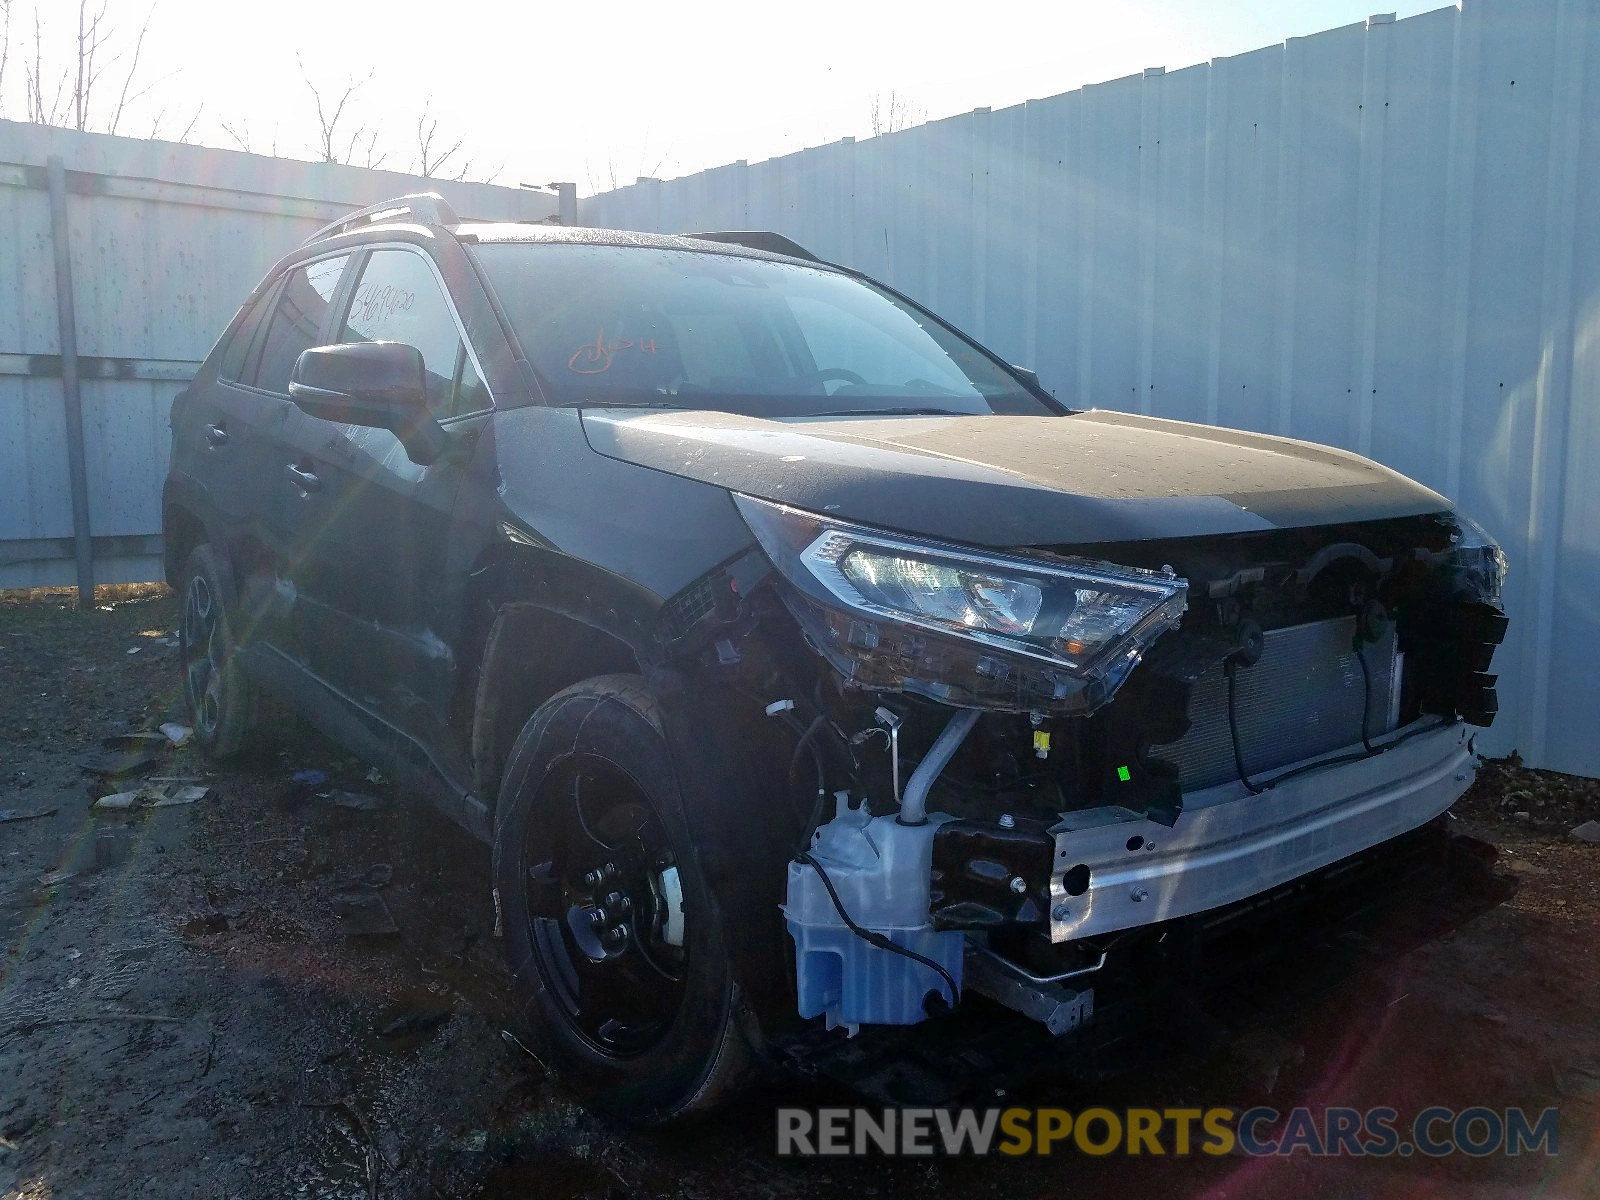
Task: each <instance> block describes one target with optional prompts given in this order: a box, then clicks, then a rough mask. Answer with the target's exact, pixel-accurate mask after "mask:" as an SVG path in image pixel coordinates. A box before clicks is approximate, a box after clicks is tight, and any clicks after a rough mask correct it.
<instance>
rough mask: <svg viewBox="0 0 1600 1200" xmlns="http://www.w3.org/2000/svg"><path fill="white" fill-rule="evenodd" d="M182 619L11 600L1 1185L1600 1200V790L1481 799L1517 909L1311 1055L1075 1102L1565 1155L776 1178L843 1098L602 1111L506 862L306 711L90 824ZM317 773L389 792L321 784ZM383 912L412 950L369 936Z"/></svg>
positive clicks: (145, 611) (1386, 975)
mask: <svg viewBox="0 0 1600 1200" xmlns="http://www.w3.org/2000/svg"><path fill="white" fill-rule="evenodd" d="M175 618H176V606H175V603H174V601H173V599H172V597H170V596H168V595H166V594H164V593H156V594H151V595H147V596H143V597H139V598H133V599H122V600H120V601H117V602H114V603H108V604H104V605H102V606H101V607H99V608H97V609H96V610H94V611H92V612H88V613H82V614H80V613H77V612H75V611H73V610H72V608H71V607H70V606H69V605H68V603H67V601H66V600H65V598H46V599H43V600H40V599H38V598H32V599H29V600H28V601H26V602H22V601H17V600H9V601H8V600H3V599H0V679H3V680H4V681H5V684H6V686H5V687H4V688H3V689H0V1194H3V1195H5V1196H26V1197H40V1198H43V1197H77V1196H111V1195H116V1196H162V1197H168V1196H171V1197H183V1196H204V1197H207V1198H215V1197H286V1196H290V1197H322V1196H330V1197H332V1196H340V1197H342V1196H350V1197H374V1196H382V1197H436V1196H450V1197H455V1196H474V1197H500V1196H513V1195H516V1196H525V1195H536V1196H539V1197H541V1198H550V1200H560V1198H562V1197H597V1198H605V1200H612V1198H617V1197H635V1196H640V1197H642V1196H652V1197H683V1198H696V1197H713V1196H718V1197H720V1196H726V1195H739V1196H743V1195H751V1196H760V1197H787V1196H802V1195H804V1196H824V1197H827V1196H851V1197H856V1198H859V1197H875V1196H933V1195H942V1194H945V1193H947V1192H948V1193H951V1194H961V1195H965V1196H975V1197H989V1196H992V1197H997V1198H998V1197H1006V1198H1008V1200H1011V1198H1015V1197H1022V1196H1036V1195H1037V1196H1045V1195H1049V1196H1052V1197H1079V1196H1126V1195H1130V1194H1142V1195H1153V1196H1170V1197H1177V1196H1189V1195H1207V1196H1233V1197H1246V1196H1249V1197H1254V1196H1261V1197H1268V1196H1279V1195H1285V1194H1287V1195H1328V1196H1350V1197H1368V1196H1471V1197H1500V1196H1523V1195H1533V1194H1538V1195H1549V1196H1579V1195H1600V1183H1597V1177H1600V1135H1597V1130H1600V1121H1597V1116H1600V1001H1597V999H1596V997H1597V995H1600V955H1597V953H1596V951H1597V948H1600V939H1597V935H1600V847H1596V846H1590V845H1584V844H1581V843H1578V842H1575V841H1572V840H1570V839H1569V838H1568V837H1567V836H1566V834H1567V832H1568V831H1569V830H1570V829H1571V828H1573V827H1574V826H1576V825H1577V824H1579V823H1580V822H1581V821H1584V820H1589V819H1595V818H1600V785H1597V784H1596V783H1594V782H1592V781H1583V780H1573V779H1570V778H1566V777H1562V776H1557V775H1552V774H1549V773H1542V772H1530V771H1526V770H1522V769H1521V768H1519V767H1518V766H1516V765H1514V764H1509V763H1505V764H1490V765H1489V766H1488V767H1487V768H1486V769H1485V771H1484V772H1483V774H1482V775H1481V776H1480V781H1479V783H1478V784H1477V785H1476V787H1475V788H1474V791H1473V792H1472V793H1471V794H1470V795H1469V796H1468V797H1467V798H1466V799H1464V800H1463V802H1462V804H1461V805H1460V806H1459V808H1458V810H1457V811H1458V814H1459V816H1460V817H1461V818H1462V828H1464V829H1466V830H1468V831H1470V832H1473V833H1475V834H1477V835H1478V836H1480V837H1483V838H1485V839H1487V840H1490V841H1492V842H1494V843H1495V844H1496V845H1497V846H1499V848H1500V850H1501V855H1502V865H1503V867H1504V868H1505V869H1507V870H1508V871H1510V872H1511V873H1514V874H1515V875H1517V876H1519V877H1520V878H1521V880H1522V887H1521V890H1520V892H1519V893H1518V895H1517V896H1516V897H1515V899H1514V900H1512V901H1511V902H1510V903H1508V904H1506V905H1503V906H1501V907H1500V908H1498V909H1496V910H1494V911H1493V912H1491V913H1489V914H1488V915H1486V916H1484V917H1482V918H1480V919H1479V920H1477V921H1475V922H1473V923H1472V924H1470V925H1468V926H1466V927H1465V928H1463V929H1461V930H1460V931H1458V932H1456V933H1454V934H1452V935H1450V936H1448V937H1447V938H1445V939H1443V940H1442V941H1439V942H1437V943H1435V944H1433V945H1430V946H1428V947H1426V948H1424V949H1422V950H1420V951H1416V952H1414V953H1412V954H1410V955H1408V956H1406V957H1405V958H1404V959H1403V960H1401V961H1399V962H1390V963H1386V964H1384V965H1383V966H1382V967H1381V968H1374V969H1372V970H1369V971H1366V972H1364V973H1362V974H1361V975H1359V976H1356V977H1353V978H1351V979H1349V980H1348V981H1347V982H1345V983H1342V984H1341V985H1340V986H1339V987H1338V988H1337V989H1335V991H1334V992H1332V993H1329V994H1327V995H1326V996H1324V997H1323V998H1322V999H1321V1000H1319V1001H1317V1002H1314V1003H1304V1004H1300V1005H1299V1006H1298V1007H1296V1008H1294V1009H1293V1010H1292V1011H1291V1012H1290V1013H1289V1014H1288V1015H1287V1016H1285V1017H1284V1018H1283V1019H1282V1020H1279V1021H1277V1022H1276V1023H1275V1024H1274V1025H1273V1026H1272V1028H1271V1029H1269V1030H1262V1031H1261V1033H1262V1035H1263V1038H1264V1039H1265V1040H1266V1042H1267V1043H1268V1044H1271V1045H1276V1046H1279V1047H1289V1048H1291V1049H1292V1051H1293V1052H1292V1053H1287V1052H1286V1053H1283V1054H1280V1055H1279V1056H1278V1057H1277V1059H1275V1060H1274V1061H1273V1063H1271V1064H1269V1066H1270V1069H1264V1068H1263V1064H1262V1062H1261V1061H1260V1059H1259V1056H1252V1055H1250V1054H1245V1053H1242V1052H1241V1051H1240V1050H1239V1048H1238V1046H1239V1044H1238V1043H1235V1044H1234V1048H1233V1049H1232V1050H1230V1049H1228V1048H1227V1047H1223V1048H1221V1049H1219V1050H1217V1051H1216V1052H1215V1053H1213V1054H1210V1055H1208V1056H1206V1057H1204V1058H1202V1059H1201V1060H1200V1061H1188V1062H1183V1063H1174V1064H1172V1065H1170V1066H1169V1067H1163V1068H1161V1069H1159V1070H1156V1071H1154V1072H1152V1073H1145V1074H1141V1075H1139V1076H1137V1077H1135V1078H1131V1079H1122V1080H1118V1081H1115V1082H1114V1083H1110V1084H1096V1085H1088V1084H1081V1085H1072V1086H1070V1087H1067V1086H1063V1087H1058V1088H1057V1089H1056V1090H1055V1091H1054V1092H1053V1093H1052V1095H1051V1098H1050V1099H1051V1102H1053V1103H1062V1104H1065V1105H1067V1106H1069V1107H1074V1108H1079V1109H1081V1108H1083V1107H1086V1106H1088V1105H1091V1104H1105V1105H1107V1106H1109V1107H1111V1108H1114V1109H1116V1108H1122V1107H1126V1106H1128V1105H1139V1106H1150V1107H1163V1106H1171V1105H1181V1104H1190V1105H1197V1106H1204V1105H1216V1104H1222V1105H1230V1106H1233V1107H1244V1106H1247V1105H1250V1104H1254V1103H1270V1104H1272V1105H1274V1106H1275V1107H1278V1108H1280V1109H1287V1108H1289V1107H1291V1106H1293V1105H1294V1104H1297V1103H1304V1104H1312V1105H1335V1104H1337V1105H1348V1106H1352V1107H1357V1108H1366V1107H1369V1106H1372V1105H1376V1104H1389V1105H1392V1106H1394V1107H1396V1108H1398V1109H1400V1110H1401V1111H1402V1112H1414V1111H1415V1110H1417V1109H1419V1108H1421V1107H1424V1106H1426V1105H1429V1104H1439V1105H1446V1106H1451V1107H1455V1108H1464V1107H1467V1106H1470V1105H1486V1106H1489V1107H1493V1108H1504V1107H1506V1106H1509V1105H1521V1106H1523V1107H1524V1108H1526V1109H1530V1110H1535V1111H1536V1110H1539V1109H1542V1108H1544V1107H1546V1106H1556V1107H1558V1108H1559V1109H1560V1112H1561V1118H1560V1153H1559V1154H1558V1155H1557V1156H1555V1157H1553V1158H1551V1157H1546V1156H1544V1155H1523V1156H1520V1157H1508V1156H1504V1155H1494V1156H1491V1157H1487V1158H1479V1159H1472V1158H1467V1157H1465V1156H1459V1155H1458V1156H1452V1157H1450V1158H1446V1159H1440V1160H1426V1159H1421V1158H1398V1157H1394V1158H1385V1159H1375V1158H1361V1159H1349V1158H1346V1159H1318V1160H1311V1159H1308V1158H1306V1157H1304V1156H1303V1155H1296V1156H1294V1157H1291V1158H1288V1159H1279V1160H1271V1161H1262V1160H1249V1159H1246V1158H1243V1157H1240V1156H1232V1157H1226V1158H1223V1159H1206V1158H1187V1159H1177V1158H1173V1157H1166V1158H1160V1159H1157V1158H1148V1157H1147V1158H1123V1157H1120V1156H1119V1157H1110V1158H1087V1157H1084V1156H1081V1155H1078V1154H1075V1153H1074V1154H1065V1155H1064V1154H1057V1155H1055V1156H1054V1157H1053V1158H1045V1159H1030V1160H1021V1161H1000V1160H998V1159H986V1160H982V1161H978V1160H939V1161H922V1162H909V1161H905V1160H899V1161H895V1160H885V1159H881V1158H875V1159H867V1160H836V1159H833V1160H825V1161H823V1160H807V1161H796V1160H787V1159H779V1158H777V1157H775V1154H774V1140H775V1139H774V1127H775V1117H774V1109H775V1107H776V1106H777V1105H778V1104H780V1103H801V1104H808V1105H815V1104H825V1103H832V1104H848V1103H850V1097H848V1096H845V1095H842V1094H840V1093H837V1092H834V1091H829V1090H825V1089H822V1088H820V1087H818V1086H816V1085H805V1086H802V1085H801V1084H800V1083H798V1082H795V1083H777V1084H774V1085H772V1086H770V1087H768V1088H766V1089H765V1090H763V1091H761V1092H760V1093H758V1094H757V1095H755V1096H753V1097H751V1098H750V1099H749V1100H748V1102H745V1103H742V1104H740V1105H739V1106H738V1108H737V1111H735V1112H732V1113H729V1114H726V1115H723V1116H719V1117H715V1118H713V1119H711V1120H709V1121H707V1122H706V1123H704V1124H703V1125H701V1126H699V1127H697V1128H694V1129H691V1130H689V1131H686V1132H679V1133H672V1134H641V1133H638V1132H634V1131H631V1130H627V1129H623V1128H619V1127H617V1126H614V1125H612V1124H609V1123H607V1122H604V1121H601V1120H598V1119H596V1118H594V1117H591V1116H589V1115H588V1114H586V1113H585V1112H584V1111H583V1110H582V1109H581V1108H579V1107H578V1106H577V1105H576V1104H575V1103H574V1102H573V1100H572V1098H571V1097H570V1096H569V1095H568V1094H566V1093H565V1092H564V1091H563V1090H562V1088H561V1086H560V1084H559V1082H558V1081H555V1080H552V1079H550V1078H548V1077H547V1076H546V1075H545V1073H544V1072H543V1070H542V1069H541V1068H540V1066H539V1065H538V1063H537V1062H536V1061H535V1060H534V1059H533V1058H531V1057H530V1056H529V1055H528V1054H527V1053H526V1052H525V1051H524V1050H522V1049H520V1048H518V1047H517V1046H516V1045H514V1044H512V1043H511V1042H509V1041H508V1040H506V1038H505V1037H503V1036H502V1032H501V1031H502V1029H503V1028H504V1023H503V1021H502V1019H501V1014H502V1013H503V1012H504V1010H505V1004H504V993H503V987H504V976H503V972H502V969H501V966H500V963H499V955H498V948H497V946H496V944H495V942H494V941H493V939H492V938H491V937H490V932H491V931H490V927H489V921H488V919H487V918H488V912H487V909H488V906H487V904H486V902H485V901H486V896H485V890H486V888H485V884H484V879H485V877H486V873H487V866H488V856H487V853H486V851H484V850H483V849H481V848H480V847H478V846H477V845H475V844H474V843H473V842H471V841H470V840H469V839H468V838H467V837H466V836H465V835H463V834H460V833H458V832H457V831H456V830H455V829H454V827H452V826H450V825H448V824H447V823H446V822H445V821H444V820H443V819H441V818H438V817H435V816H433V815H432V814H431V813H430V812H428V811H426V810H425V809H423V808H422V807H420V806H414V805H407V804H404V803H401V802H400V801H399V798H398V797H396V796H394V795H392V794H391V792H390V790H389V789H388V788H387V787H386V786H384V785H382V784H381V783H374V782H371V781H369V780H368V779H367V778H366V776H367V768H366V766H365V765H364V764H362V763H359V762H356V761H354V760H351V759H348V758H346V757H345V756H344V755H343V754H342V753H340V752H339V751H338V750H336V749H335V748H333V747H331V746H329V745H328V744H327V743H325V742H323V741H321V740H320V739H318V738H317V737H316V736H315V735H314V734H312V733H310V732H309V731H307V730H306V729H305V728H304V727H303V726H301V725H300V724H298V723H297V722H294V721H290V720H287V719H286V720H284V721H282V722H280V723H279V727H278V728H277V730H276V732H275V735H274V738H275V744H274V745H273V746H272V747H270V748H269V749H266V750H264V751H263V752H262V753H261V754H260V755H258V756H257V757H256V758H255V759H254V760H253V761H251V762H249V763H247V764H244V765H242V766H239V767H236V768H229V769H226V770H221V769H216V768H213V767H211V766H210V765H208V764H207V763H206V762H205V761H204V760H203V759H201V758H200V757H199V756H198V755H197V754H195V753H194V752H193V751H192V750H179V751H176V752H175V753H173V754H172V756H171V757H170V759H169V760H168V761H166V762H164V763H163V764H162V765H161V766H160V767H158V768H157V770H156V772H155V774H157V775H159V776H162V777H177V778H183V779H198V780H201V781H203V782H205V783H206V784H208V785H209V786H210V789H211V793H210V797H209V798H208V799H206V800H203V801H201V802H199V803H196V804H191V805H175V806H172V807H167V808H162V809H157V810H152V811H145V812H141V813H138V814H134V815H127V814H122V815H113V816H104V815H100V816H97V815H94V814H92V813H91V811H90V803H91V800H90V796H89V794H88V792H87V791H86V784H88V783H89V782H90V780H91V778H92V777H91V776H89V775H88V774H86V773H85V772H84V771H83V770H82V769H81V768H80V765H79V763H80V760H82V759H85V758H86V757H91V756H94V755H97V754H101V753H103V752H104V751H103V749H102V747H101V739H102V738H104V737H106V736H108V735H112V734H119V733H127V732H132V731H136V730H140V729H144V728H148V727H150V726H151V725H152V724H155V723H159V721H160V720H162V719H163V718H164V717H165V715H167V714H168V712H169V710H171V708H172V705H173V703H174V701H175V696H176V688H177V669H176V665H175V659H174V655H175V651H174V650H173V649H172V648H170V647H168V646H165V645H163V644H161V639H162V638H163V636H164V635H166V634H167V633H169V632H170V631H171V629H172V627H173V625H174V623H175ZM304 769H319V770H322V771H324V772H326V773H327V774H328V775H329V776H330V777H331V778H330V781H331V783H332V785H333V786H336V787H342V788H346V789H350V790H354V791H358V792H361V793H365V794H369V795H373V796H376V797H378V798H379V800H380V801H381V803H380V805H379V806H378V807H377V808H376V809H374V810H371V811H367V810H362V809H350V808H345V807H341V806H338V805H335V804H331V803H329V802H328V801H326V800H322V799H316V798H313V797H310V796H309V795H308V794H307V791H306V789H304V788H296V787H295V786H294V785H293V784H292V782H291V776H292V774H293V773H294V772H295V771H298V770H304ZM35 814H42V815H35ZM385 880H387V882H385ZM352 897H354V898H355V899H354V900H353V901H352ZM370 897H378V898H380V899H381V901H382V905H383V906H384V907H385V908H386V910H387V912H388V913H389V914H390V915H392V917H393V921H394V924H395V925H396V926H397V932H396V933H394V934H392V935H389V936H360V935H355V934H352V932H351V924H352V920H353V919H352V918H349V917H341V915H340V912H339V910H343V911H344V912H346V913H348V912H349V911H350V904H351V903H358V904H362V905H368V906H371V905H372V904H373V901H372V900H371V899H370ZM380 915H381V914H380ZM1302 1054H1303V1057H1301V1056H1302ZM1014 1099H1025V1098H1022V1097H1016V1098H1014Z"/></svg>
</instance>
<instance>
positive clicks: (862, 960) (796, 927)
mask: <svg viewBox="0 0 1600 1200" xmlns="http://www.w3.org/2000/svg"><path fill="white" fill-rule="evenodd" d="M949 819H950V818H949V817H948V816H946V815H944V814H942V813H930V814H929V816H928V820H927V823H926V824H924V825H914V826H912V825H900V824H898V823H897V822H896V820H895V818H894V817H893V816H892V815H891V816H882V817H874V816H872V815H871V814H870V813H868V812H867V811H866V810H865V808H861V809H852V808H850V807H849V805H848V802H847V801H846V799H845V796H844V793H842V792H841V793H839V795H838V799H837V812H836V815H835V816H834V819H833V820H831V821H829V822H828V823H827V824H826V825H823V826H822V827H821V828H820V829H818V830H817V833H816V836H815V838H814V839H813V840H812V845H811V856H812V857H813V858H815V859H816V860H817V861H818V862H820V863H821V864H822V866H823V867H824V869H826V871H827V872H828V878H829V880H830V881H832V883H833V886H834V890H835V891H837V892H838V893H839V899H840V901H842V902H843V904H844V907H845V911H846V912H848V913H849V914H850V917H851V919H852V920H853V921H855V923H856V924H857V925H860V926H861V927H862V928H864V929H870V930H872V931H873V932H874V933H880V934H882V935H884V936H885V937H887V938H888V939H889V940H890V941H892V942H894V943H895V944H896V945H898V946H904V947H905V948H906V949H908V950H912V951H915V952H916V953H918V954H920V955H922V956H923V957H925V958H930V959H932V960H933V961H934V962H936V963H938V964H940V965H941V966H942V967H944V969H945V970H947V971H949V972H950V975H951V977H952V978H953V979H954V980H955V982H956V986H957V988H958V989H959V988H960V986H961V963H962V953H963V950H964V949H965V939H964V937H963V935H962V934H960V933H958V932H954V931H943V932H940V931H935V930H934V928H933V927H932V925H931V924H930V923H929V920H928V886H929V884H928V876H929V871H930V869H931V867H932V860H933V835H934V832H935V830H937V829H938V828H939V826H940V825H941V824H943V823H944V822H945V821H948V820H949ZM783 914H784V917H785V918H786V919H787V921H788V925H789V933H790V936H792V937H793V938H794V943H795V981H796V985H797V988H798V991H799V1008H800V1015H801V1016H802V1017H815V1016H817V1015H819V1014H824V1015H825V1016H826V1019H827V1026H828V1028H829V1029H832V1028H835V1027H836V1026H840V1025H843V1026H845V1027H846V1028H848V1029H849V1031H850V1033H851V1034H852V1035H853V1034H854V1033H855V1032H856V1029H857V1027H859V1026H861V1025H913V1024H915V1023H916V1022H918V1021H921V1020H922V1019H923V1018H924V1017H925V1016H926V1015H927V1012H926V1010H925V1009H924V1007H923V998H924V997H925V996H926V995H927V994H928V993H929V992H934V993H936V994H938V995H940V996H942V997H944V998H945V1000H946V1001H947V1002H951V1003H953V1002H954V1001H956V1000H958V999H959V998H960V997H959V994H958V995H956V996H951V995H950V994H949V993H950V987H949V985H948V984H947V983H946V982H945V981H944V979H943V978H942V977H941V976H940V975H939V973H938V972H937V971H935V970H933V969H932V968H931V967H928V966H925V965H924V964H922V963H919V962H916V961H914V960H912V959H909V958H906V957H905V956H904V955H900V954H895V953H893V952H892V951H889V950H884V949H881V948H879V947H877V946H874V945H872V944H871V943H869V942H867V941H865V940H864V939H862V938H861V937H859V936H858V935H856V934H855V933H853V932H851V930H850V928H849V927H848V926H847V925H846V924H845V923H844V920H843V919H842V918H841V917H840V916H839V912H838V910H837V909H836V908H835V907H834V905H833V901H832V900H830V899H829V898H828V890H827V888H826V887H824V886H823V883H822V877H821V876H820V875H818V874H817V872H816V870H815V869H814V868H813V867H812V866H810V864H808V863H801V862H792V863H790V864H789V891H788V901H787V902H786V903H785V904H784V905H783Z"/></svg>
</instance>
